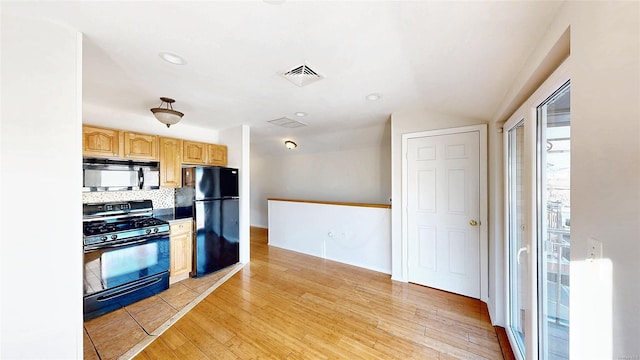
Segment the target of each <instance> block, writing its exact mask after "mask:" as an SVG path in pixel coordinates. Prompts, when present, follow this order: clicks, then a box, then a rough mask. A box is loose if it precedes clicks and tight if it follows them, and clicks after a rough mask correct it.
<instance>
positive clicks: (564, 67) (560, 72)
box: [503, 58, 570, 360]
mask: <svg viewBox="0 0 640 360" xmlns="http://www.w3.org/2000/svg"><path fill="white" fill-rule="evenodd" d="M569 68H570V58H567V59H566V60H565V61H564V62H563V63H562V64H561V65H560V66H559V67H558V68H557V69H556V70H555V71H554V72H553V73H552V74H551V75H550V76H549V77H548V78H547V80H545V81H544V82H543V83H542V85H540V86H539V87H538V89H537V90H536V91H535V92H534V93H533V94H532V95H531V96H530V97H529V98H528V99H527V100H525V101H524V102H523V104H522V105H521V106H520V108H519V109H518V110H516V111H515V112H514V113H513V115H511V117H509V119H508V120H507V121H506V122H505V123H504V125H503V190H504V192H503V199H504V202H503V204H504V212H503V214H504V216H503V234H505V235H504V236H505V238H504V245H503V246H504V276H505V283H504V284H505V292H504V294H505V308H504V316H505V329H506V332H507V337H508V339H509V342H510V344H511V348H512V349H513V352H514V355H515V356H516V358H517V359H518V360H525V359H529V360H530V359H538V358H539V354H538V353H539V345H538V344H539V334H538V323H539V321H538V317H539V312H538V310H539V307H538V305H539V304H538V275H539V272H538V231H539V227H538V224H539V222H538V220H539V219H538V209H539V204H538V202H539V193H538V191H537V187H538V177H539V176H540V173H539V169H538V159H537V153H538V149H539V139H538V118H537V116H538V106H539V105H541V104H543V103H544V102H545V101H546V100H547V99H548V98H549V97H550V96H551V95H553V94H554V93H555V92H556V91H557V90H558V89H560V88H561V87H562V86H563V85H564V84H566V83H567V82H568V81H569V80H570V76H569ZM523 121H524V166H523V184H522V185H523V190H524V196H523V201H524V204H523V207H524V210H523V212H524V214H523V217H524V238H525V241H526V244H527V247H528V251H527V254H526V256H527V260H528V264H529V269H528V279H527V284H525V285H524V287H525V289H528V294H526V295H525V304H524V307H525V309H524V310H525V322H524V329H525V339H524V340H525V341H524V344H525V349H524V353H520V351H519V347H518V346H517V341H516V334H514V333H513V331H512V329H511V319H510V314H511V296H510V294H511V289H510V268H509V264H510V250H509V249H510V242H509V241H510V239H509V214H510V204H509V202H510V194H509V190H510V186H509V132H510V131H511V130H513V129H515V127H516V126H518V125H519V124H520V123H522V122H523ZM522 256H525V255H524V254H523V255H522Z"/></svg>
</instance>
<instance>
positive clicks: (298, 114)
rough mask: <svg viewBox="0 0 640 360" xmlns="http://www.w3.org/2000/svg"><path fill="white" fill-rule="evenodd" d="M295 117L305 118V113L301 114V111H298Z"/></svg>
mask: <svg viewBox="0 0 640 360" xmlns="http://www.w3.org/2000/svg"><path fill="white" fill-rule="evenodd" d="M295 115H296V116H299V117H305V116H307V113H306V112H303V111H298V112H297V113H295Z"/></svg>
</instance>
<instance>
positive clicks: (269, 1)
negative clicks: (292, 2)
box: [262, 0, 285, 5]
mask: <svg viewBox="0 0 640 360" xmlns="http://www.w3.org/2000/svg"><path fill="white" fill-rule="evenodd" d="M262 1H263V2H266V3H267V4H269V5H281V4H282V3H284V2H285V0H262Z"/></svg>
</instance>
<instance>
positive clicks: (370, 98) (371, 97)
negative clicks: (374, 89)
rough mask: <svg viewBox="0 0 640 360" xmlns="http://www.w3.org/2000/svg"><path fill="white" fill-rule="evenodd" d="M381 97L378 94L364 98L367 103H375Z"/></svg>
mask: <svg viewBox="0 0 640 360" xmlns="http://www.w3.org/2000/svg"><path fill="white" fill-rule="evenodd" d="M381 97H382V95H380V94H378V93H372V94H369V95H367V96H366V98H367V100H369V101H377V100H380V98H381Z"/></svg>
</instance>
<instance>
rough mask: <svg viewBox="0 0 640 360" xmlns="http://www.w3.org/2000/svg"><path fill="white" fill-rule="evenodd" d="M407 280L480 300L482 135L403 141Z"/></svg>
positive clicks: (454, 135) (441, 136)
mask: <svg viewBox="0 0 640 360" xmlns="http://www.w3.org/2000/svg"><path fill="white" fill-rule="evenodd" d="M406 160H407V235H408V239H407V240H408V241H407V246H408V274H407V275H408V276H407V277H408V280H409V281H410V282H415V283H418V284H422V285H426V286H430V287H434V288H437V289H441V290H445V291H449V292H453V293H457V294H461V295H466V296H470V297H473V298H480V273H481V271H480V231H479V228H480V225H481V224H480V220H479V219H480V134H479V132H478V131H468V132H462V133H453V134H443V135H436V136H424V137H416V138H410V139H408V140H407V159H406Z"/></svg>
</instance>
